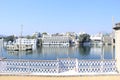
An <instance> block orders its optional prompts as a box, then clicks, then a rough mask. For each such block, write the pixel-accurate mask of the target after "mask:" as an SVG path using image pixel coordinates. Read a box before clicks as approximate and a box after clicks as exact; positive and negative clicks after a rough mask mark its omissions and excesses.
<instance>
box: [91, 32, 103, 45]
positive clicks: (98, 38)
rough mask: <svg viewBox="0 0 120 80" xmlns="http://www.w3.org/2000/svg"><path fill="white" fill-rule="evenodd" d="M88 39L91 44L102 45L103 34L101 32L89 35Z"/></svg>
mask: <svg viewBox="0 0 120 80" xmlns="http://www.w3.org/2000/svg"><path fill="white" fill-rule="evenodd" d="M90 39H91V44H92V45H103V34H102V33H98V34H96V35H91V36H90Z"/></svg>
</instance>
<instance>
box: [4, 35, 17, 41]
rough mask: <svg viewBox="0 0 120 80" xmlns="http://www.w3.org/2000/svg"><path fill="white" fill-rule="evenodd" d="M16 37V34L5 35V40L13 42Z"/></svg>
mask: <svg viewBox="0 0 120 80" xmlns="http://www.w3.org/2000/svg"><path fill="white" fill-rule="evenodd" d="M14 39H15V37H14V35H11V36H7V37H5V39H4V40H5V41H7V42H8V41H11V42H13V41H14Z"/></svg>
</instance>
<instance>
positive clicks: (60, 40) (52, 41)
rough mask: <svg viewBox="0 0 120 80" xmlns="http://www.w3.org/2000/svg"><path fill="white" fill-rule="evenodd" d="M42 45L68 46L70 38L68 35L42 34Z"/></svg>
mask: <svg viewBox="0 0 120 80" xmlns="http://www.w3.org/2000/svg"><path fill="white" fill-rule="evenodd" d="M42 45H62V46H70V38H69V37H68V36H52V35H44V36H43V38H42Z"/></svg>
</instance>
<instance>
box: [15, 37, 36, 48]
mask: <svg viewBox="0 0 120 80" xmlns="http://www.w3.org/2000/svg"><path fill="white" fill-rule="evenodd" d="M14 44H18V45H20V44H24V45H32V48H33V49H35V48H36V46H37V39H27V38H21V39H20V38H18V39H16V40H15V42H14Z"/></svg>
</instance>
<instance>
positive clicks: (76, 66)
mask: <svg viewBox="0 0 120 80" xmlns="http://www.w3.org/2000/svg"><path fill="white" fill-rule="evenodd" d="M75 63H76V65H75V71H76V72H78V59H77V58H76V59H75Z"/></svg>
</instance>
